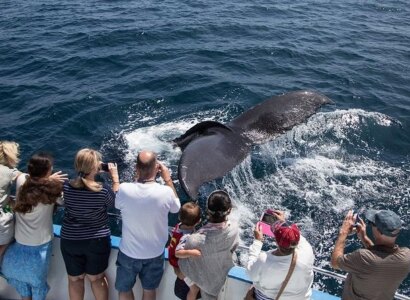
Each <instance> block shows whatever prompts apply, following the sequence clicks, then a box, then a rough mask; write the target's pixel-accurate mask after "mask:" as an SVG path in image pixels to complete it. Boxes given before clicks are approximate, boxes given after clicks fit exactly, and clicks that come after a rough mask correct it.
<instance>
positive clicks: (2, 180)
mask: <svg viewBox="0 0 410 300" xmlns="http://www.w3.org/2000/svg"><path fill="white" fill-rule="evenodd" d="M19 173H20V172H19V171H18V170H17V169H11V168H9V167H7V166H4V165H0V208H1V207H4V206H5V205H7V202H8V197H9V195H10V188H11V183H12V182H13V180H14V179H15V178H16V176H17V175H18V174H19Z"/></svg>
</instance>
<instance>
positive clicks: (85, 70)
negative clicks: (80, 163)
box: [0, 0, 410, 295]
mask: <svg viewBox="0 0 410 300" xmlns="http://www.w3.org/2000/svg"><path fill="white" fill-rule="evenodd" d="M0 12H1V13H0V132H1V136H0V137H1V139H11V140H16V141H18V142H19V143H20V145H21V158H22V162H21V164H20V166H19V167H20V169H22V170H24V169H25V167H26V165H25V164H26V161H27V159H28V158H29V157H30V155H31V154H32V153H33V152H35V151H38V150H40V149H41V150H48V151H51V152H52V153H53V154H54V156H55V159H56V160H55V169H60V170H63V171H65V172H68V173H69V174H70V175H71V176H74V175H75V173H74V171H73V159H74V155H75V153H76V151H77V150H79V149H80V148H83V147H93V148H96V149H98V150H100V151H101V152H102V153H103V155H104V158H105V160H106V161H115V162H118V164H119V169H120V177H121V180H122V181H124V180H131V179H132V177H133V164H134V162H133V161H134V157H135V154H136V153H137V151H138V150H140V149H143V148H145V149H147V148H148V149H153V150H155V151H157V152H158V153H159V155H160V157H161V159H162V160H164V161H165V163H166V164H168V165H169V166H170V167H171V169H172V172H173V178H174V179H177V174H176V172H177V166H178V160H179V157H180V155H181V151H180V150H179V149H177V148H174V147H173V146H172V144H171V143H170V142H169V141H170V140H172V139H173V138H175V137H177V136H179V135H180V134H182V133H183V132H184V131H185V130H187V129H189V128H190V127H191V126H192V125H194V124H196V123H198V122H200V121H203V120H216V121H221V122H226V121H229V120H231V119H232V118H234V117H236V116H238V115H239V114H240V113H242V112H243V111H245V110H247V109H248V108H250V107H252V106H253V105H255V104H257V103H260V102H261V101H263V100H265V99H267V98H269V97H271V96H272V95H277V94H281V93H284V92H288V91H292V90H299V89H309V90H316V91H319V92H321V93H323V94H325V95H327V96H328V97H330V98H331V99H332V100H333V104H331V105H328V106H326V107H324V108H323V109H322V110H321V111H320V112H318V113H317V114H316V115H314V116H312V117H311V118H310V119H309V120H308V121H307V122H306V123H304V124H302V125H300V126H297V127H295V128H294V129H292V130H291V131H289V132H287V133H286V134H283V135H281V136H280V137H278V138H276V139H274V140H272V141H271V142H268V143H266V144H263V145H260V146H256V147H254V149H253V151H252V152H251V154H250V155H249V156H248V157H247V159H246V160H245V161H244V162H243V163H241V164H240V165H238V166H237V167H236V168H235V169H234V170H233V171H232V172H230V173H229V174H227V175H226V176H225V177H224V178H222V179H218V180H216V181H214V182H211V183H208V184H205V185H204V186H203V187H202V188H201V190H200V200H199V201H200V203H202V205H203V204H204V201H205V199H206V195H207V194H208V193H209V192H210V191H212V190H213V189H214V188H216V187H217V188H224V189H226V190H228V191H229V192H230V193H231V195H232V197H233V199H234V201H235V210H234V212H233V216H232V217H233V218H234V219H236V220H238V222H239V223H240V226H241V239H242V241H243V243H244V244H250V242H251V240H252V227H253V224H254V223H255V222H256V221H257V220H258V218H259V216H260V214H261V211H262V210H263V209H266V208H277V209H283V210H285V211H286V212H287V213H288V214H289V218H290V219H291V220H293V221H295V222H297V223H298V224H299V225H300V227H301V228H302V231H303V234H304V235H305V236H306V237H307V238H308V240H309V241H310V242H311V243H312V245H313V247H314V249H315V254H316V265H318V266H321V267H323V268H330V267H329V257H330V253H331V250H332V247H333V244H334V241H335V239H336V237H337V233H338V227H339V226H340V224H341V221H342V219H343V216H344V214H345V213H346V211H347V210H348V209H351V208H353V209H355V210H359V209H362V208H369V207H372V208H388V209H392V210H394V211H396V212H397V213H399V214H400V215H401V217H402V219H403V221H404V225H405V230H404V231H403V232H402V234H401V236H400V238H399V239H398V243H399V244H400V245H407V246H409V244H410V231H409V226H408V224H409V223H410V216H409V207H410V204H409V202H410V155H409V154H410V153H409V149H410V85H409V83H410V51H409V45H410V6H409V5H408V3H407V1H393V0H387V1H383V2H377V1H364V0H362V1H352V0H347V1H338V2H337V1H297V2H289V1H264V0H255V1H243V0H237V1H230V0H228V1H224V2H220V1H214V0H208V1H202V0H198V1H184V0H182V1H174V0H168V1H155V0H152V1H146V0H142V1H133V2H131V1H124V0H118V1H93V0H91V1H86V2H84V1H78V0H73V1H64V0H62V1H51V0H48V1H43V0H40V1H37V0H36V1H33V0H25V1H19V0H18V1H9V0H2V1H1V2H0ZM203 155H208V156H209V159H212V155H210V154H209V153H203ZM175 184H176V187H177V190H178V193H179V194H180V196H181V199H182V200H183V201H186V200H187V196H186V195H184V193H183V191H182V190H181V188H180V186H179V183H178V182H177V181H175ZM173 220H175V217H174V218H173ZM115 222H116V220H113V223H114V224H115ZM357 247H359V243H358V242H357V239H355V238H354V237H352V238H350V239H349V241H348V249H349V251H350V250H353V249H355V248H357ZM316 287H320V288H321V289H323V290H325V291H329V292H332V293H335V294H338V293H340V286H339V285H338V284H337V282H334V281H332V280H328V279H326V278H319V277H318V280H317V283H316ZM400 292H401V293H403V294H406V295H409V294H410V279H409V278H407V279H406V280H405V282H404V283H403V284H402V285H401V287H400Z"/></svg>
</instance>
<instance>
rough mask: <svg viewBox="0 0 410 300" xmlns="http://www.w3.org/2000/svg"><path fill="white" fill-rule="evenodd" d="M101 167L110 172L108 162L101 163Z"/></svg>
mask: <svg viewBox="0 0 410 300" xmlns="http://www.w3.org/2000/svg"><path fill="white" fill-rule="evenodd" d="M100 168H101V171H104V172H108V171H109V169H108V163H103V162H102V163H101V164H100Z"/></svg>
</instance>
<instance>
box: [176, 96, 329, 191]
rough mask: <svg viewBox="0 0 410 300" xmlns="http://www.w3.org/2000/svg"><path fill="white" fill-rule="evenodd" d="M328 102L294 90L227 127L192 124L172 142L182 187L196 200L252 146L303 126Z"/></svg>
mask: <svg viewBox="0 0 410 300" xmlns="http://www.w3.org/2000/svg"><path fill="white" fill-rule="evenodd" d="M330 102H331V101H330V99H329V98H327V97H326V96H324V95H321V94H319V93H316V92H311V91H295V92H290V93H286V94H283V95H280V96H275V97H272V98H271V99H268V100H266V101H264V102H262V103H260V104H258V105H256V106H254V107H252V108H251V109H249V110H247V111H245V112H244V113H242V114H241V115H240V116H238V117H237V118H235V119H233V120H232V121H231V122H229V123H228V124H226V125H224V124H222V123H219V122H215V121H205V122H200V123H198V124H196V125H194V126H193V127H191V128H190V129H189V130H187V131H186V132H185V133H184V134H183V135H181V136H180V137H178V138H176V139H174V140H173V142H174V143H175V144H176V145H178V146H179V147H180V148H181V150H183V153H182V156H181V159H180V161H179V166H178V178H179V181H180V183H181V186H182V188H183V189H184V191H185V192H186V193H187V194H188V195H189V197H190V198H191V199H196V198H197V196H198V190H199V187H200V186H201V185H202V184H203V183H205V182H207V181H210V180H213V179H216V178H220V177H223V176H224V175H225V174H226V173H227V172H229V171H230V170H232V169H233V168H234V167H235V166H236V165H237V164H239V163H240V162H242V161H243V160H244V159H245V158H246V156H247V155H248V153H249V152H250V150H251V147H252V145H255V144H260V143H264V142H267V141H268V140H271V139H273V138H274V137H275V136H277V135H278V134H282V133H284V132H286V131H287V130H290V129H292V128H293V127H294V126H296V125H298V124H301V123H303V122H304V121H306V119H307V118H309V117H310V116H311V115H313V114H314V113H315V112H316V111H317V110H318V109H319V108H320V107H321V106H322V105H324V104H327V103H330Z"/></svg>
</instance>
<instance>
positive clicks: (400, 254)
mask: <svg viewBox="0 0 410 300" xmlns="http://www.w3.org/2000/svg"><path fill="white" fill-rule="evenodd" d="M337 263H338V265H339V268H340V269H341V270H343V271H346V272H348V273H349V274H348V276H347V279H346V281H345V284H344V289H343V295H342V299H349V300H364V299H366V300H388V299H393V297H394V293H395V292H396V290H397V288H398V287H399V285H400V283H401V282H402V281H403V280H404V279H405V278H406V276H407V275H408V274H409V272H410V249H409V248H406V247H403V248H400V247H398V246H396V247H395V248H388V247H385V246H373V247H370V248H369V249H359V250H356V251H354V252H352V253H349V254H345V255H343V256H341V257H339V259H338V261H337Z"/></svg>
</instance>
